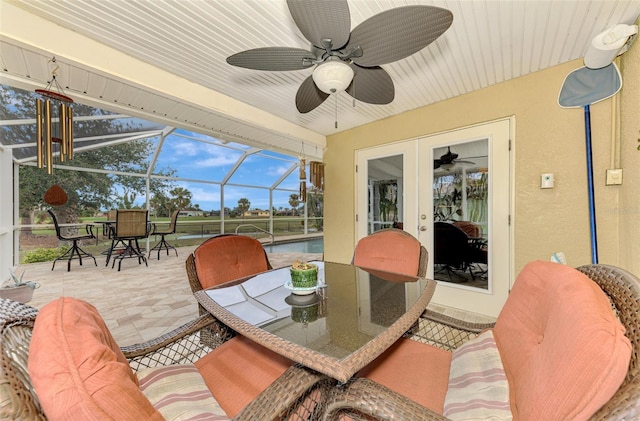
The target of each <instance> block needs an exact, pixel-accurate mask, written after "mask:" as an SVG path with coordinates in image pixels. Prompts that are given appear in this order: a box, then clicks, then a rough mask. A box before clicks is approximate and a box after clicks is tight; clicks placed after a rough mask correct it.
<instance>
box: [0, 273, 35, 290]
mask: <svg viewBox="0 0 640 421" xmlns="http://www.w3.org/2000/svg"><path fill="white" fill-rule="evenodd" d="M25 272H26V271H22V274H21V275H20V278H18V277H17V276H16V274H15V273H14V272H13V270H11V269H9V273H10V274H11V278H10V279H9V280H8V281H7V282H5V283H4V284H3V285H2V287H3V288H15V287H20V286H23V285H26V286H28V287H29V288H31V289H36V288H38V287H39V286H40V284H39V283H37V282H33V281H27V282H23V281H22V278H23V277H24V273H25Z"/></svg>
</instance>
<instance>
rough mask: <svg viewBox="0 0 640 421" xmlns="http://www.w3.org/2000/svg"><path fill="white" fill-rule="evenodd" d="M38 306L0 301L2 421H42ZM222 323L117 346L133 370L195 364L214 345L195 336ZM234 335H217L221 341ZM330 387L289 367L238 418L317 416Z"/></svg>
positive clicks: (207, 319) (195, 324)
mask: <svg viewBox="0 0 640 421" xmlns="http://www.w3.org/2000/svg"><path fill="white" fill-rule="evenodd" d="M37 314H38V310H36V309H35V308H33V307H30V306H28V305H26V304H21V303H18V302H16V301H12V300H6V299H0V367H1V370H0V419H3V420H12V419H15V420H21V421H30V420H46V419H47V417H46V415H45V413H44V412H43V410H42V408H41V406H40V402H39V400H38V396H37V394H36V392H35V390H34V387H33V385H32V383H31V379H30V377H29V372H28V369H27V363H28V358H29V345H30V342H31V333H32V330H33V326H34V322H35V319H36V316H37ZM212 325H218V327H217V328H216V330H218V331H220V332H223V331H225V329H226V328H225V326H224V325H221V324H220V323H219V322H217V321H216V320H215V319H214V318H213V317H211V316H210V315H205V316H201V317H199V318H197V319H195V320H193V321H191V322H189V323H187V324H185V325H183V326H180V327H179V328H177V329H175V330H173V331H171V332H169V333H167V334H165V335H162V336H160V337H158V338H156V339H153V340H150V341H148V342H144V343H141V344H137V345H131V346H125V347H122V348H121V350H122V352H123V353H124V355H125V357H126V358H127V360H128V361H129V364H130V366H131V368H132V370H133V371H134V372H137V371H140V370H142V369H144V368H148V367H163V366H168V365H171V364H187V363H194V362H196V361H197V360H199V359H200V358H201V357H203V356H205V355H206V354H208V353H209V352H211V351H212V350H213V349H214V348H212V347H211V346H209V345H205V344H203V343H202V342H201V341H200V340H199V334H198V332H199V331H200V330H201V329H202V328H203V327H206V326H212ZM232 337H233V332H231V331H229V330H228V329H227V335H226V336H225V337H220V342H218V343H217V344H215V346H214V347H217V346H219V345H221V344H222V343H224V342H226V341H227V340H229V339H230V338H232ZM331 385H332V383H331V382H329V381H328V380H327V379H326V377H324V376H321V375H319V374H316V373H314V372H311V371H309V370H307V369H303V368H301V367H300V366H297V365H293V366H291V367H290V368H289V369H288V370H287V371H285V373H284V374H283V375H282V376H281V377H279V378H277V379H276V380H275V381H274V382H273V383H272V384H271V385H270V386H269V387H268V388H267V389H266V390H264V391H263V392H262V393H261V394H259V395H258V396H257V397H256V398H255V400H254V401H252V402H251V403H249V404H248V405H247V406H246V407H245V408H244V409H243V410H242V411H240V412H239V413H238V415H237V416H236V417H235V418H234V419H236V420H256V419H265V420H266V419H281V420H288V419H294V420H300V419H317V418H318V417H319V415H318V414H319V413H320V412H321V411H322V409H323V406H322V400H323V399H324V397H325V396H326V394H327V392H328V390H329V387H330V386H331Z"/></svg>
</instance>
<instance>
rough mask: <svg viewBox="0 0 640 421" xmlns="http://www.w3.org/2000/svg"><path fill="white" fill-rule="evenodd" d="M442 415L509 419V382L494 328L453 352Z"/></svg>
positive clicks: (452, 417)
mask: <svg viewBox="0 0 640 421" xmlns="http://www.w3.org/2000/svg"><path fill="white" fill-rule="evenodd" d="M443 415H444V416H446V417H447V418H450V419H452V420H487V419H491V420H511V419H512V415H511V409H510V405H509V383H508V382H507V377H506V375H505V372H504V368H503V367H502V360H501V359H500V354H499V352H498V348H497V347H496V341H495V339H494V337H493V331H491V330H487V331H485V332H483V333H482V334H480V335H478V336H477V337H476V338H474V339H472V340H470V341H468V342H466V343H465V344H464V345H462V346H461V347H460V348H458V349H456V350H455V351H454V352H453V355H452V357H451V367H450V370H449V387H448V389H447V395H446V397H445V400H444V414H443Z"/></svg>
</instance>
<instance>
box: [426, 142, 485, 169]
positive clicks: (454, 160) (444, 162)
mask: <svg viewBox="0 0 640 421" xmlns="http://www.w3.org/2000/svg"><path fill="white" fill-rule="evenodd" d="M456 164H469V165H475V162H472V161H464V160H462V159H458V154H457V153H453V152H451V147H447V153H445V154H444V155H442V156H441V157H440V158H439V159H434V160H433V169H434V170H435V169H438V168H442V169H443V170H450V169H452V168H453V167H454V166H455V165H456Z"/></svg>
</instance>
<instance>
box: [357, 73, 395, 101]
mask: <svg viewBox="0 0 640 421" xmlns="http://www.w3.org/2000/svg"><path fill="white" fill-rule="evenodd" d="M353 67H354V69H353V70H354V72H355V75H354V77H353V81H352V82H351V84H350V85H349V87H348V88H347V93H348V94H349V95H351V96H352V97H354V98H355V99H357V100H358V101H362V102H366V103H368V104H388V103H390V102H391V101H393V98H394V97H395V87H394V86H393V80H392V79H391V76H389V73H387V72H386V70H384V69H383V68H382V67H379V66H375V67H360V66H353Z"/></svg>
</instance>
